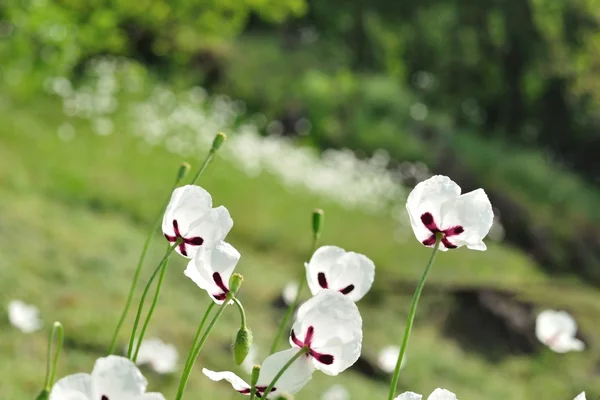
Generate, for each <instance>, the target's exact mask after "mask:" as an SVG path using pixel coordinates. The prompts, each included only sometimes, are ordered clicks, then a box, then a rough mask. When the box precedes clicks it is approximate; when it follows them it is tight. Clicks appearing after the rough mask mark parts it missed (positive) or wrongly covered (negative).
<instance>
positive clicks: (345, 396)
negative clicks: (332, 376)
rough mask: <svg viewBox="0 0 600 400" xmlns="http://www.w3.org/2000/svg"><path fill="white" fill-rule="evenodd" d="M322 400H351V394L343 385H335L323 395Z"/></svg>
mask: <svg viewBox="0 0 600 400" xmlns="http://www.w3.org/2000/svg"><path fill="white" fill-rule="evenodd" d="M321 400H350V392H349V391H348V389H346V388H345V387H344V386H342V385H333V386H332V387H330V388H329V389H328V390H327V391H326V392H325V393H323V395H322V396H321Z"/></svg>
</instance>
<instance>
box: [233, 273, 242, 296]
mask: <svg viewBox="0 0 600 400" xmlns="http://www.w3.org/2000/svg"><path fill="white" fill-rule="evenodd" d="M242 282H244V277H243V276H242V274H237V273H236V274H233V275H231V278H229V290H230V291H231V292H232V293H233V294H234V295H235V294H237V292H239V290H240V287H241V286H242Z"/></svg>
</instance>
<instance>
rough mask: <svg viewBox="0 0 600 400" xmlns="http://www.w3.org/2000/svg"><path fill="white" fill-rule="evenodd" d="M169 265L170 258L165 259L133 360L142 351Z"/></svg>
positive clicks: (134, 360)
mask: <svg viewBox="0 0 600 400" xmlns="http://www.w3.org/2000/svg"><path fill="white" fill-rule="evenodd" d="M168 266H169V259H167V260H165V262H164V263H163V267H162V269H161V270H160V275H159V276H158V283H157V284H156V291H155V292H154V298H153V299H152V304H150V309H149V310H148V314H147V315H146V320H145V321H144V325H142V330H141V331H140V335H139V336H138V339H137V343H136V346H135V353H134V354H133V359H132V361H133V362H136V361H137V357H138V354H139V352H140V348H141V347H142V340H144V336H145V335H146V329H148V325H150V319H151V318H152V314H154V309H155V308H156V303H158V298H159V296H160V288H161V287H162V284H163V280H164V278H165V272H167V267H168Z"/></svg>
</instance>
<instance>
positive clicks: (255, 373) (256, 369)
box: [250, 365, 260, 400]
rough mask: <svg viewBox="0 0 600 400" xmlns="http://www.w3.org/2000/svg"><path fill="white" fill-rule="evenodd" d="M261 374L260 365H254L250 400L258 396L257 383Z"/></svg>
mask: <svg viewBox="0 0 600 400" xmlns="http://www.w3.org/2000/svg"><path fill="white" fill-rule="evenodd" d="M259 376H260V365H255V366H254V367H252V378H251V381H250V400H254V397H255V396H256V383H257V382H258V377H259Z"/></svg>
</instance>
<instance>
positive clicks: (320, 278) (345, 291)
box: [317, 272, 354, 294]
mask: <svg viewBox="0 0 600 400" xmlns="http://www.w3.org/2000/svg"><path fill="white" fill-rule="evenodd" d="M317 280H318V281H319V286H321V287H322V288H323V289H328V288H329V284H328V283H327V277H326V276H325V272H319V273H318V274H317ZM353 290H354V285H348V286H346V287H345V288H342V289H340V290H339V292H340V293H341V294H348V293H350V292H351V291H353Z"/></svg>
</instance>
